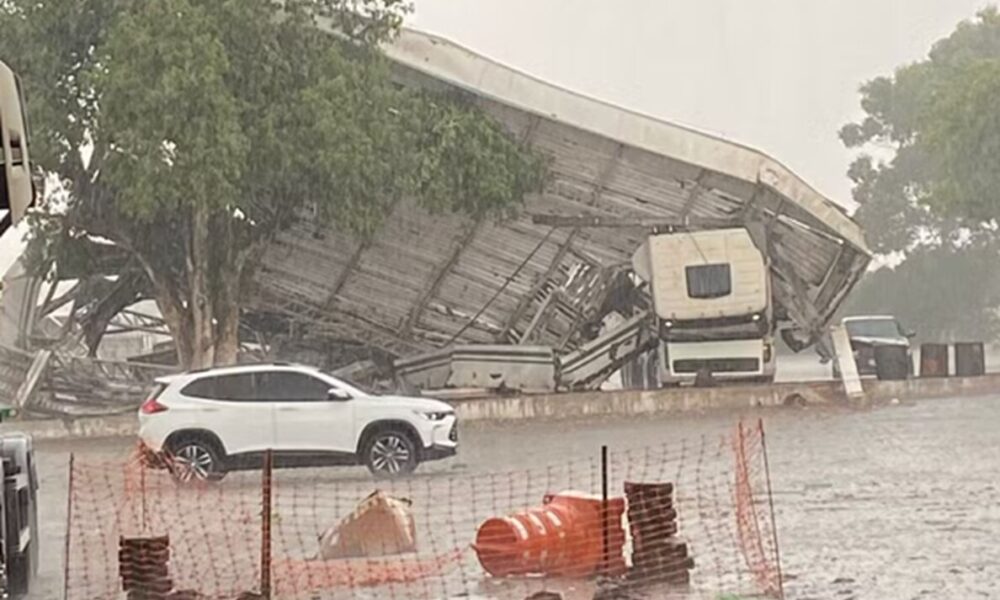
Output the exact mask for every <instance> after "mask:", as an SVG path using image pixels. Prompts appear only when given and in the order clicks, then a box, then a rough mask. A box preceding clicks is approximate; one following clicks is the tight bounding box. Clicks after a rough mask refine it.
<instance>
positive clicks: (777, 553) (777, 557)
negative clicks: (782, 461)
mask: <svg viewBox="0 0 1000 600" xmlns="http://www.w3.org/2000/svg"><path fill="white" fill-rule="evenodd" d="M740 427H741V429H742V424H741V425H740ZM757 427H759V428H760V450H761V453H762V454H763V455H764V477H765V478H766V479H767V502H768V505H769V507H770V510H771V535H772V536H773V541H774V562H775V567H776V568H777V571H778V598H780V599H781V600H785V578H784V576H783V575H782V573H781V549H780V548H779V547H778V521H777V520H775V517H774V494H773V493H772V491H771V465H770V462H769V461H768V458H767V441H766V439H765V435H764V419H758V420H757Z"/></svg>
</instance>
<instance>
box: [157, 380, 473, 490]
mask: <svg viewBox="0 0 1000 600" xmlns="http://www.w3.org/2000/svg"><path fill="white" fill-rule="evenodd" d="M139 438H140V440H141V442H142V446H143V449H144V454H145V456H146V458H147V459H148V460H150V462H151V464H155V465H160V466H166V465H169V467H170V468H171V470H172V471H173V473H174V475H175V477H177V479H179V480H181V481H190V480H209V481H210V480H217V479H221V478H222V477H223V476H224V475H225V474H226V473H227V472H228V471H233V470H240V469H252V468H259V467H260V465H261V459H262V457H263V455H264V454H265V452H266V451H267V450H271V451H272V457H273V460H274V465H275V467H291V466H323V465H365V466H367V467H368V469H369V470H370V471H371V472H372V473H373V474H374V475H375V476H377V477H393V476H398V475H406V474H408V473H411V472H413V470H414V469H416V467H417V465H418V464H419V463H421V462H426V461H431V460H438V459H443V458H447V457H450V456H454V455H455V454H456V452H457V449H458V428H457V420H456V417H455V411H454V410H453V409H452V407H451V406H449V405H448V404H445V403H444V402H439V401H437V400H431V399H428V398H408V397H402V396H376V395H372V394H369V393H367V392H364V391H362V390H360V389H358V388H357V387H355V386H354V385H351V384H349V383H347V382H345V381H342V380H340V379H338V378H336V377H333V376H332V375H329V374H327V373H324V372H322V371H320V370H319V369H314V368H311V367H305V366H298V365H288V364H282V363H279V364H267V365H244V366H236V367H227V368H217V369H210V370H205V371H197V372H191V373H185V374H183V375H175V376H171V377H164V378H162V379H159V380H157V388H156V389H155V390H154V391H153V393H152V395H151V396H150V397H149V398H148V399H147V400H146V401H145V402H144V403H143V405H142V407H141V408H140V409H139ZM166 457H169V460H164V458H166Z"/></svg>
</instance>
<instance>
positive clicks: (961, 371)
mask: <svg viewBox="0 0 1000 600" xmlns="http://www.w3.org/2000/svg"><path fill="white" fill-rule="evenodd" d="M985 374H986V354H985V352H984V351H983V343H982V342H970V343H958V344H955V375H957V376H959V377H980V376H982V375H985Z"/></svg>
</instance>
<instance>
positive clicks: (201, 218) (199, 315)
mask: <svg viewBox="0 0 1000 600" xmlns="http://www.w3.org/2000/svg"><path fill="white" fill-rule="evenodd" d="M191 212H192V218H191V221H192V222H191V237H190V240H189V248H188V259H187V278H188V289H189V290H190V297H189V300H188V306H187V308H188V311H189V312H190V314H191V335H192V338H191V346H192V349H193V351H194V355H193V356H192V357H191V365H190V367H191V368H192V369H206V368H208V367H212V366H214V365H215V341H216V340H215V322H214V318H215V316H214V311H213V304H214V303H213V302H212V298H211V292H210V290H209V288H208V276H209V268H210V265H211V263H210V258H211V256H210V252H211V250H210V248H209V210H208V207H207V206H205V205H204V204H195V205H194V206H193V207H192V209H191Z"/></svg>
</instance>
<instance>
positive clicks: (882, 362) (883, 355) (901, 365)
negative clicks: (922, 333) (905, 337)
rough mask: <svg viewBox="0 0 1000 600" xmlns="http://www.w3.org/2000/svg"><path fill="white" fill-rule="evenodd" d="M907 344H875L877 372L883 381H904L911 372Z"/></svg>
mask: <svg viewBox="0 0 1000 600" xmlns="http://www.w3.org/2000/svg"><path fill="white" fill-rule="evenodd" d="M909 363H910V353H909V352H907V351H906V347H905V346H895V345H893V346H875V373H876V375H878V378H879V379H880V380H881V381H902V380H905V379H906V378H907V377H908V376H909V374H910V364H909Z"/></svg>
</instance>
